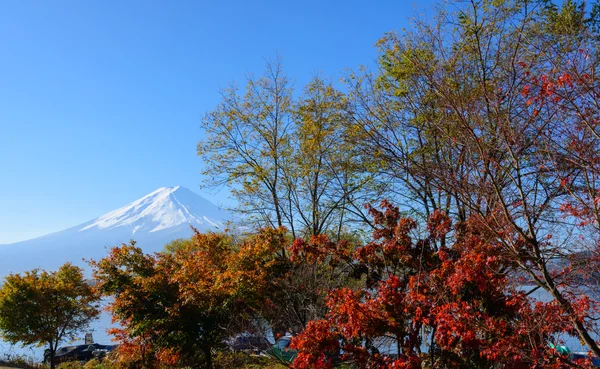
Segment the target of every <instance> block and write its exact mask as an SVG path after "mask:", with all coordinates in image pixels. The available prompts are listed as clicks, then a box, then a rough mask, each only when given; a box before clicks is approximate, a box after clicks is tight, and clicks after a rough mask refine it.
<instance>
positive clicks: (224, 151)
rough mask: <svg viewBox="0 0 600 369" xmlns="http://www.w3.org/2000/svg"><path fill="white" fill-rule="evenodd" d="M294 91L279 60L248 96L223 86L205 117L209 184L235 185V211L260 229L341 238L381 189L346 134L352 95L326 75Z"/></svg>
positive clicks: (251, 81)
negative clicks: (267, 228)
mask: <svg viewBox="0 0 600 369" xmlns="http://www.w3.org/2000/svg"><path fill="white" fill-rule="evenodd" d="M293 95H294V90H293V89H292V86H291V84H290V82H289V81H288V79H287V77H285V75H284V73H283V70H282V65H281V60H277V61H276V62H275V63H269V64H267V71H266V72H265V74H264V75H263V76H262V77H260V78H248V81H247V87H246V93H245V94H244V95H242V94H241V93H240V92H239V91H238V89H237V88H236V87H231V88H229V89H226V90H224V91H222V101H221V103H220V104H219V105H218V106H217V107H216V108H215V109H214V110H213V111H211V112H209V113H208V114H207V115H206V116H205V118H204V120H203V123H202V128H203V129H204V132H205V135H206V137H205V139H204V140H202V141H201V142H200V143H199V145H198V154H199V155H200V156H201V157H202V158H203V159H204V161H205V163H206V166H205V170H204V174H205V175H206V176H207V178H208V180H207V182H206V183H205V184H206V185H210V186H218V185H227V186H229V187H230V188H231V190H232V193H233V195H234V197H236V198H237V200H238V201H239V204H238V206H237V207H236V208H235V210H238V211H239V212H241V213H242V214H244V215H245V216H246V217H247V219H251V220H252V222H251V223H252V225H253V226H254V227H256V228H261V227H275V228H277V227H281V226H285V227H286V228H287V229H288V230H289V231H290V233H291V234H292V236H293V237H294V238H295V237H298V236H303V237H310V236H311V235H318V234H321V233H327V232H328V233H329V234H331V235H332V236H335V237H338V238H339V237H340V236H341V234H342V233H344V232H348V230H349V225H350V223H351V221H359V222H365V221H368V217H367V216H366V213H365V212H364V208H363V205H364V204H365V203H367V202H370V201H374V200H376V199H377V196H378V194H380V193H381V191H380V190H379V188H378V187H377V186H374V185H373V183H374V181H373V179H372V177H371V173H369V172H367V171H365V165H364V160H363V157H364V156H365V153H364V152H361V151H360V150H359V149H358V147H356V146H354V145H352V144H350V142H349V141H348V139H347V137H348V134H347V133H348V132H347V130H348V129H349V128H350V121H351V114H350V107H349V105H348V100H347V97H346V95H345V94H343V93H342V92H341V91H339V90H338V89H336V88H335V87H334V86H333V85H332V84H331V83H328V82H327V81H326V80H325V79H323V78H322V77H315V78H313V79H312V80H311V81H310V82H309V83H308V84H307V85H306V86H305V88H304V91H303V92H302V93H301V94H299V96H297V97H294V96H293Z"/></svg>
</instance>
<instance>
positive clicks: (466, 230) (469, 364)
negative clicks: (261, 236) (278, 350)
mask: <svg viewBox="0 0 600 369" xmlns="http://www.w3.org/2000/svg"><path fill="white" fill-rule="evenodd" d="M383 207H384V209H383V211H379V210H375V209H371V214H372V215H373V216H374V222H375V224H376V227H377V229H376V231H375V232H374V235H373V239H374V241H373V242H371V243H369V244H367V245H365V246H363V247H361V248H358V249H357V250H356V251H355V252H354V253H353V254H352V258H353V259H354V260H355V262H356V263H357V264H359V265H363V266H364V269H363V270H364V272H365V273H367V274H368V275H370V276H371V282H370V283H369V284H368V285H367V286H364V287H363V288H341V289H336V290H332V291H330V292H329V294H328V299H327V307H328V312H327V314H326V315H325V317H324V319H319V320H314V321H311V322H309V323H308V325H307V327H306V329H305V331H304V332H302V333H301V334H300V335H298V336H297V337H295V338H294V340H293V342H292V346H293V347H295V348H296V349H298V350H299V354H298V357H297V359H296V360H295V361H294V367H297V368H322V367H330V366H331V365H333V364H334V360H335V359H336V358H337V357H338V355H339V353H340V352H343V354H342V360H344V361H348V362H350V363H353V364H355V365H357V366H358V367H361V368H415V369H416V368H422V367H423V366H424V365H425V366H427V367H432V368H482V369H483V368H491V367H517V366H518V365H529V366H531V365H538V364H539V365H544V367H549V368H550V367H552V368H561V367H564V365H576V366H577V365H578V366H579V367H591V366H590V365H591V363H589V362H579V363H573V362H571V361H570V360H569V358H568V357H567V356H565V355H560V354H558V353H557V352H556V351H554V349H553V348H551V347H549V346H548V343H549V342H552V338H551V337H553V336H554V335H556V334H560V333H564V334H570V335H576V332H575V331H574V330H573V329H572V325H571V322H570V321H569V319H568V317H565V315H564V312H563V311H562V310H561V308H560V305H558V304H556V302H555V301H551V302H547V303H544V302H539V301H538V302H536V301H534V300H532V299H530V298H529V297H528V296H527V295H526V293H525V292H524V291H520V290H518V289H515V288H514V287H513V286H512V284H511V281H510V275H511V274H510V272H511V271H512V270H513V269H514V268H515V265H514V262H513V261H512V260H511V258H510V255H508V254H506V253H504V252H502V248H503V246H502V244H500V243H498V241H497V240H496V238H495V235H494V234H493V233H490V232H488V231H487V227H485V226H482V223H485V220H484V219H479V218H472V219H469V220H468V221H467V222H464V223H461V224H458V225H457V226H455V227H453V226H452V222H451V220H450V218H449V217H448V216H446V215H445V214H444V213H443V212H442V211H439V210H438V211H436V212H434V213H433V214H432V215H431V217H430V219H429V222H428V224H427V233H426V235H425V237H418V236H417V233H415V231H416V227H417V223H416V222H415V221H414V220H412V219H410V218H402V217H401V215H400V212H399V210H398V208H396V207H394V206H392V205H391V204H389V203H384V204H383ZM421 234H422V233H421ZM442 239H446V240H447V242H446V243H442V242H440V241H441V240H442ZM343 249H344V246H343V245H339V246H337V247H336V246H329V247H328V248H327V249H323V248H320V249H318V248H317V249H315V247H313V246H311V245H309V244H306V243H303V242H300V243H299V244H297V247H296V248H295V250H294V251H295V253H296V254H312V255H321V257H323V255H324V253H325V254H327V253H329V254H330V255H332V256H334V257H335V258H338V257H340V256H341V255H344V252H341V253H340V251H341V250H343ZM336 255H337V256H336ZM581 308H582V309H583V310H585V306H584V305H582V306H581ZM386 339H387V340H389V341H391V342H393V343H394V344H395V351H396V353H397V356H396V357H391V356H390V355H387V354H386V353H384V352H380V348H381V342H382V341H384V340H386ZM423 347H427V351H425V352H422V351H421V350H422V348H423Z"/></svg>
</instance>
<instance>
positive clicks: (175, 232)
mask: <svg viewBox="0 0 600 369" xmlns="http://www.w3.org/2000/svg"><path fill="white" fill-rule="evenodd" d="M231 219H232V218H231V216H230V215H229V214H228V213H227V212H226V211H224V210H222V209H220V208H219V207H217V206H216V205H214V204H213V203H211V202H210V201H208V200H206V199H204V198H203V197H201V196H200V195H197V194H196V193H194V192H192V191H190V190H188V189H186V188H183V187H179V186H177V187H162V188H159V189H157V190H156V191H154V192H152V193H150V194H148V195H146V196H144V197H142V198H140V199H138V200H136V201H134V202H132V203H130V204H128V205H126V206H124V207H122V208H119V209H116V210H114V211H111V212H109V213H107V214H105V215H103V216H100V217H98V218H96V219H93V220H91V221H89V222H86V223H83V224H80V225H77V226H75V227H72V228H69V229H66V230H63V231H60V232H56V233H52V234H49V235H46V236H42V237H39V238H35V239H32V240H27V241H22V242H17V243H13V244H9V245H0V277H1V276H5V275H7V274H9V273H18V272H22V271H24V270H29V269H33V268H42V269H50V270H52V269H56V268H58V267H59V266H60V265H62V264H64V263H65V262H67V261H69V262H72V263H73V264H76V265H79V266H82V267H86V265H87V264H86V263H85V262H84V261H83V260H82V259H87V260H89V259H98V258H101V257H103V256H105V255H106V253H107V248H108V247H111V246H115V245H118V244H120V243H124V242H129V240H131V239H134V240H135V241H136V242H137V245H138V246H140V247H141V248H142V249H143V250H144V251H145V252H149V253H150V252H156V251H160V250H162V248H163V247H164V244H165V243H167V242H169V241H171V240H173V239H176V238H182V237H189V236H191V235H192V231H191V229H190V226H193V227H195V228H197V229H198V230H199V231H201V232H203V231H209V230H222V229H224V227H225V224H226V222H227V221H229V220H231Z"/></svg>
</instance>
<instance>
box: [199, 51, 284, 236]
mask: <svg viewBox="0 0 600 369" xmlns="http://www.w3.org/2000/svg"><path fill="white" fill-rule="evenodd" d="M221 95H222V101H221V103H220V104H219V105H218V106H217V108H216V109H214V110H213V111H211V112H209V113H207V114H206V115H205V117H204V119H203V120H202V128H203V129H204V132H205V135H206V137H205V139H204V140H202V141H201V142H200V143H199V144H198V155H200V156H201V157H202V158H203V159H204V163H205V167H204V171H203V174H204V175H206V178H208V183H207V184H209V185H228V186H230V188H231V190H232V193H233V195H234V196H235V197H236V198H237V200H238V201H239V203H240V206H239V208H238V210H240V211H241V212H242V213H244V214H245V215H248V216H249V217H251V219H253V220H254V221H255V223H254V224H255V225H257V224H258V225H259V226H270V227H274V228H278V227H281V226H283V225H284V224H290V223H293V219H291V214H290V213H289V212H286V209H287V208H288V206H286V204H284V203H283V201H284V198H283V195H282V194H283V193H284V191H285V189H284V188H283V181H282V175H283V173H282V172H283V166H284V165H285V163H286V161H287V160H289V159H288V158H289V156H290V155H291V153H292V149H291V145H290V135H291V132H292V117H291V114H292V89H291V86H290V82H289V81H288V79H287V78H286V77H285V75H284V74H283V70H282V64H281V60H280V59H277V60H276V61H275V62H273V63H268V64H267V69H266V72H265V74H264V75H263V76H261V77H259V78H248V82H247V86H246V92H245V94H244V95H241V94H240V92H239V91H238V88H237V87H235V86H232V87H230V88H228V89H224V90H223V91H222V92H221Z"/></svg>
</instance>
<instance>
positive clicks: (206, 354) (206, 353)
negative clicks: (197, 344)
mask: <svg viewBox="0 0 600 369" xmlns="http://www.w3.org/2000/svg"><path fill="white" fill-rule="evenodd" d="M204 362H205V363H206V368H207V369H212V368H213V360H212V352H211V348H210V347H205V348H204Z"/></svg>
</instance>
